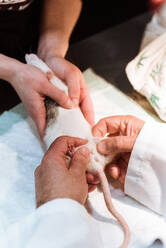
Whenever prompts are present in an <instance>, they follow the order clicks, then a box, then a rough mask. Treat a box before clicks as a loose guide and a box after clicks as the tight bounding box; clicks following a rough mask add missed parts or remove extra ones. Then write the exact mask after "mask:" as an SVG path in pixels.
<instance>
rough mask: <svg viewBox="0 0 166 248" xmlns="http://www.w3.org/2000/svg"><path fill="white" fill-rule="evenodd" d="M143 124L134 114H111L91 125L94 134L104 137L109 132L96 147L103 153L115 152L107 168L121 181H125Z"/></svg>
mask: <svg viewBox="0 0 166 248" xmlns="http://www.w3.org/2000/svg"><path fill="white" fill-rule="evenodd" d="M143 125H144V121H142V120H140V119H138V118H136V117H134V116H112V117H107V118H104V119H101V120H100V121H99V122H98V123H97V124H96V125H95V126H94V127H93V130H92V132H93V135H94V136H98V137H104V136H105V135H106V134H109V137H108V138H106V139H104V140H103V141H101V142H100V143H99V144H98V145H97V149H98V152H100V153H101V154H103V155H108V154H116V156H115V159H114V160H113V161H112V163H111V165H109V166H108V167H107V170H108V171H109V174H110V175H111V176H112V177H113V178H114V179H118V180H119V181H120V182H121V183H124V181H125V175H126V172H127V167H128V162H129V158H130V154H131V151H132V149H133V146H134V144H135V141H136V139H137V136H138V134H139V132H140V131H141V129H142V127H143Z"/></svg>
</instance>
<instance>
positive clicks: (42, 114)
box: [9, 64, 74, 137]
mask: <svg viewBox="0 0 166 248" xmlns="http://www.w3.org/2000/svg"><path fill="white" fill-rule="evenodd" d="M9 81H10V83H11V85H12V86H13V87H14V88H15V90H16V92H17V94H18V95H19V97H20V99H21V100H22V102H23V104H24V106H25V108H26V109H27V111H28V112H29V114H30V116H31V117H32V119H33V120H34V122H35V123H36V126H37V128H38V131H39V134H40V136H41V137H43V135H44V131H45V127H46V109H45V105H44V98H45V96H48V97H50V98H52V99H53V100H55V101H56V102H57V103H59V104H60V105H61V106H62V107H64V108H72V107H73V106H74V104H73V103H72V101H71V100H70V98H69V97H68V96H66V94H65V93H64V92H63V91H61V90H59V89H57V88H56V87H55V86H53V85H52V84H51V83H50V82H49V81H48V78H47V77H46V75H45V74H44V73H43V72H42V71H41V70H39V69H38V68H36V67H35V66H31V65H26V64H21V66H20V67H19V70H17V72H15V74H14V75H12V76H11V77H10V79H9Z"/></svg>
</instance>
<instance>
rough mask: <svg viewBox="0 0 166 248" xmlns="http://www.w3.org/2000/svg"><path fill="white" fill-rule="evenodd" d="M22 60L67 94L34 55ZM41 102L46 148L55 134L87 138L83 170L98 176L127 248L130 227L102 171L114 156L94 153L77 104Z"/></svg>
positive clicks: (60, 83)
mask: <svg viewBox="0 0 166 248" xmlns="http://www.w3.org/2000/svg"><path fill="white" fill-rule="evenodd" d="M26 62H27V63H28V64H31V65H33V66H36V67H38V68H39V69H41V70H42V71H43V72H44V73H46V74H47V75H49V78H50V80H49V81H50V82H51V83H52V84H53V85H54V86H56V87H57V88H59V89H61V90H63V91H64V92H65V93H66V94H68V90H67V86H66V85H65V84H64V83H63V82H62V81H61V80H60V79H58V78H57V77H56V76H55V75H54V74H53V72H52V71H51V70H50V69H49V67H48V66H47V65H46V64H45V63H44V62H43V61H42V60H40V59H39V58H38V57H37V56H36V55H35V54H30V55H26ZM51 75H52V76H51ZM45 105H46V118H47V127H46V134H45V137H44V141H45V144H46V147H47V148H48V147H49V146H50V145H51V144H52V142H53V141H54V140H55V139H56V138H58V137H59V136H72V137H78V138H83V139H87V140H88V143H87V144H86V145H85V146H86V147H87V148H88V149H89V150H90V154H91V155H90V162H89V164H88V167H87V171H88V172H91V173H93V174H95V175H97V176H98V177H99V179H100V182H101V187H102V191H103V194H104V199H105V203H106V205H107V208H108V210H109V211H110V212H111V214H112V215H113V216H114V217H115V218H116V219H117V220H118V222H119V223H120V225H121V226H122V227H123V230H124V241H123V243H122V245H121V246H120V248H126V247H128V244H129V242H130V230H129V227H128V225H127V223H126V221H125V220H124V218H123V217H122V216H121V215H120V214H119V213H118V212H117V211H116V209H115V208H114V206H113V203H112V199H111V192H110V188H109V184H108V181H107V178H106V176H105V173H104V168H105V166H106V164H108V163H109V162H111V161H112V159H113V157H114V155H112V156H110V155H109V156H103V155H101V154H99V153H98V152H97V150H96V144H97V143H98V142H99V141H100V140H101V138H96V137H93V136H92V133H91V127H90V125H89V123H88V122H87V121H86V120H85V118H84V116H83V114H82V112H81V110H80V108H79V107H77V108H73V109H64V108H62V107H60V106H59V105H58V104H57V103H55V102H54V101H53V100H51V99H47V100H46V102H45ZM72 152H73V150H71V151H69V153H71V154H69V156H72Z"/></svg>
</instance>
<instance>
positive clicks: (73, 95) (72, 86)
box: [65, 71, 81, 107]
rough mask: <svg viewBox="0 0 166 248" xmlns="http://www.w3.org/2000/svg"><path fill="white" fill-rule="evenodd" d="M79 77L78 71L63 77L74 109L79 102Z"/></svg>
mask: <svg viewBox="0 0 166 248" xmlns="http://www.w3.org/2000/svg"><path fill="white" fill-rule="evenodd" d="M80 75H81V73H80V72H79V71H78V72H77V71H74V73H71V71H70V72H68V73H66V75H65V82H66V84H67V86H68V92H69V97H70V99H71V100H72V102H73V103H74V105H75V106H76V107H77V106H78V105H79V101H80Z"/></svg>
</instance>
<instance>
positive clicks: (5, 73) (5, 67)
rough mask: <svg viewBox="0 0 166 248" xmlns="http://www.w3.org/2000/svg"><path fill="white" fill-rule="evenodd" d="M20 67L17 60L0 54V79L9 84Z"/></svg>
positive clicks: (20, 64)
mask: <svg viewBox="0 0 166 248" xmlns="http://www.w3.org/2000/svg"><path fill="white" fill-rule="evenodd" d="M22 65H23V64H22V63H21V62H19V61H18V60H16V59H13V58H10V57H7V56H5V55H3V54H0V78H1V79H3V80H5V81H7V82H9V83H11V82H12V80H13V78H14V77H15V75H16V74H17V72H18V71H20V70H21V68H22Z"/></svg>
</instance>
